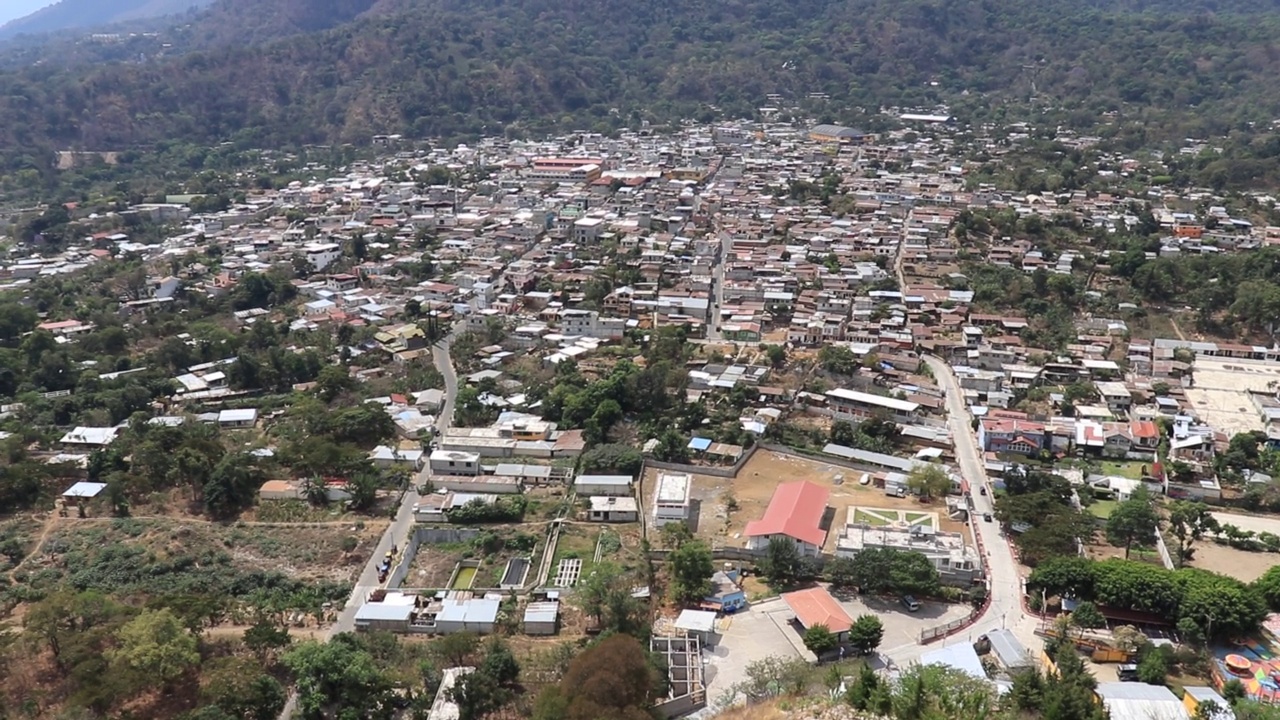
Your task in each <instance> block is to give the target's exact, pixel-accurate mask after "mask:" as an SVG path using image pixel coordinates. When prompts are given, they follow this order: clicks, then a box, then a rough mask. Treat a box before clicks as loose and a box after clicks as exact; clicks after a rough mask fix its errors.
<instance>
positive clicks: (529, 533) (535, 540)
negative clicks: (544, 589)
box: [402, 526, 546, 589]
mask: <svg viewBox="0 0 1280 720" xmlns="http://www.w3.org/2000/svg"><path fill="white" fill-rule="evenodd" d="M486 532H489V533H492V536H493V537H490V538H488V540H487V541H486V539H485V537H484V536H482V537H481V538H478V539H476V540H474V541H472V542H460V543H437V544H433V545H422V546H420V547H419V548H418V552H417V554H416V555H414V557H413V562H412V564H411V565H410V566H409V574H408V575H407V576H406V577H405V580H404V583H402V587H409V588H432V589H440V588H445V587H448V584H449V577H450V576H451V575H452V574H453V570H454V567H455V566H456V565H457V564H458V563H459V562H461V561H463V560H479V561H480V568H479V570H478V571H477V572H476V575H475V582H474V584H473V587H476V588H495V587H498V586H499V585H500V584H502V575H503V573H504V572H505V571H506V569H507V561H508V560H510V559H512V558H515V557H529V558H532V560H531V562H530V570H529V572H530V573H534V572H536V571H537V566H538V562H539V561H540V560H541V558H542V551H543V549H544V546H545V545H546V539H545V535H544V534H542V533H541V528H536V532H535V531H534V530H529V529H525V528H522V527H519V526H508V527H494V528H487V529H486ZM528 579H529V578H526V580H528Z"/></svg>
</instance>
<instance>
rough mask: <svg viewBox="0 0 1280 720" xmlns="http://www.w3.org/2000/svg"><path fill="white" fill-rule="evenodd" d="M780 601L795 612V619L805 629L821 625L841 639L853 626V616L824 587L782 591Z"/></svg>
mask: <svg viewBox="0 0 1280 720" xmlns="http://www.w3.org/2000/svg"><path fill="white" fill-rule="evenodd" d="M782 601H783V602H784V603H786V604H787V607H789V608H791V612H793V613H795V615H796V621H798V622H799V623H800V626H801V627H803V628H804V629H805V630H808V629H809V628H811V627H816V626H818V625H821V626H823V627H825V628H826V629H827V630H828V631H829V632H830V633H831V634H833V635H835V636H837V637H839V638H840V639H841V640H843V639H844V634H845V633H847V632H849V628H851V627H853V618H851V617H849V613H848V612H846V611H845V609H844V608H843V607H841V605H840V603H839V602H837V601H836V599H835V598H834V597H832V596H831V593H830V592H827V589H826V588H824V587H811V588H809V589H807V590H796V591H795V592H789V593H783V594H782Z"/></svg>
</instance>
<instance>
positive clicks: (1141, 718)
mask: <svg viewBox="0 0 1280 720" xmlns="http://www.w3.org/2000/svg"><path fill="white" fill-rule="evenodd" d="M1097 693H1098V697H1099V698H1101V699H1102V704H1103V705H1105V706H1106V708H1107V712H1108V713H1109V714H1110V715H1111V720H1187V709H1186V707H1185V706H1184V705H1183V704H1182V701H1181V700H1179V699H1178V698H1177V696H1176V695H1174V694H1173V692H1171V691H1170V690H1169V688H1167V687H1164V686H1162V685H1148V684H1146V683H1136V682H1114V683H1099V684H1098V689H1097Z"/></svg>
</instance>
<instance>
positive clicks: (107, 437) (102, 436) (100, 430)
mask: <svg viewBox="0 0 1280 720" xmlns="http://www.w3.org/2000/svg"><path fill="white" fill-rule="evenodd" d="M119 433H120V428H117V427H77V428H75V429H74V430H72V431H71V432H68V433H67V434H66V435H63V436H62V446H63V447H66V448H84V449H90V450H96V449H99V448H104V447H106V446H108V445H110V444H111V443H113V442H115V439H116V435H118V434H119Z"/></svg>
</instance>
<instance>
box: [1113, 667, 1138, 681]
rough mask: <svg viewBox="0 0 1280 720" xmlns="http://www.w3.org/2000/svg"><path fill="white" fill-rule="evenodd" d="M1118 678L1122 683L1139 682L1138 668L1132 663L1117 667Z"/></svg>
mask: <svg viewBox="0 0 1280 720" xmlns="http://www.w3.org/2000/svg"><path fill="white" fill-rule="evenodd" d="M1116 677H1118V678H1120V682H1138V666H1137V665H1134V664H1132V663H1126V664H1124V665H1120V666H1118V667H1116Z"/></svg>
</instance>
